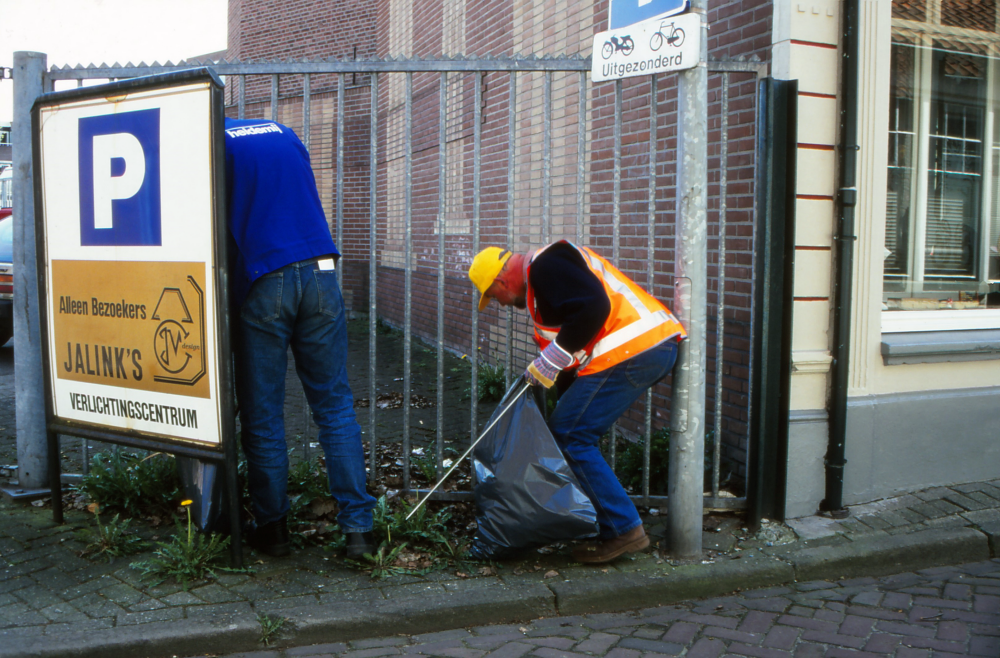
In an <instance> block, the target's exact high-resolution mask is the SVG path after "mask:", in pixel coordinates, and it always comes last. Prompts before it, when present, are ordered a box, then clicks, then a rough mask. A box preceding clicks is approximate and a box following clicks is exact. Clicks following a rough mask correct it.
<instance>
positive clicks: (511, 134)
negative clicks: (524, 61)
mask: <svg viewBox="0 0 1000 658" xmlns="http://www.w3.org/2000/svg"><path fill="white" fill-rule="evenodd" d="M516 131H517V72H516V71H511V72H510V112H509V115H508V117H507V245H506V246H507V248H508V249H510V250H511V251H517V246H516V245H515V244H514V183H515V182H516V176H517V169H516V168H515V166H514V164H515V162H514V161H515V158H516V155H517V137H516V135H517V132H516ZM504 315H505V326H504V336H505V340H506V351H505V353H504V382H505V384H506V386H507V388H510V383H511V382H512V381H513V373H512V372H511V370H513V367H514V365H513V364H514V360H513V357H514V355H513V348H514V342H513V339H512V338H511V332H512V331H513V328H514V326H513V325H514V312H513V310H512V309H511V308H510V307H509V306H507V307H506V308H505V309H504Z"/></svg>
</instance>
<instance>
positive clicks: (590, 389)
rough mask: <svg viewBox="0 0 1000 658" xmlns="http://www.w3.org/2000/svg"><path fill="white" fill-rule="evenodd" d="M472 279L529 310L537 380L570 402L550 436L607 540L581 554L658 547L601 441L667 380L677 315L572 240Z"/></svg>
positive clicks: (490, 261)
mask: <svg viewBox="0 0 1000 658" xmlns="http://www.w3.org/2000/svg"><path fill="white" fill-rule="evenodd" d="M469 278H470V279H471V280H472V282H473V284H475V286H476V288H478V290H479V292H480V293H481V295H482V296H481V297H480V300H479V310H480V311H482V310H483V309H485V308H486V306H487V304H489V302H490V300H491V299H496V300H497V302H498V303H500V304H501V305H503V306H515V307H517V308H521V309H527V311H528V314H529V315H530V316H531V320H532V322H533V324H534V330H535V342H536V343H537V344H538V346H539V348H540V349H541V353H540V354H539V355H538V357H536V358H535V360H534V361H532V362H531V364H529V365H528V368H527V370H526V371H525V373H524V377H525V379H526V380H527V381H529V382H530V383H533V384H537V385H541V386H545V387H546V388H550V387H552V386H553V385H556V386H557V387H558V388H559V390H560V392H561V395H560V397H559V402H558V404H557V405H556V408H555V410H554V411H553V412H552V415H551V416H550V417H549V420H548V424H549V429H550V430H551V431H552V435H553V436H554V437H555V439H556V442H557V443H558V444H559V447H560V448H561V449H562V451H563V454H564V455H565V456H566V461H567V462H568V463H569V465H570V468H572V469H573V472H574V473H575V474H576V476H577V479H579V481H580V485H581V486H582V487H583V489H584V491H585V492H586V494H587V496H588V497H589V498H590V500H591V502H593V504H594V507H595V509H596V510H597V521H598V525H599V526H600V541H598V542H596V543H593V544H589V545H586V546H582V547H579V548H577V549H576V550H574V552H573V556H574V558H575V559H577V560H578V561H580V562H586V563H603V562H609V561H611V560H613V559H615V558H617V557H619V556H621V555H625V554H627V553H634V552H636V551H641V550H642V549H644V548H646V547H647V546H649V538H648V537H647V536H646V532H645V530H644V529H643V527H642V520H641V519H640V518H639V513H638V512H637V511H636V508H635V505H633V504H632V501H631V500H630V499H629V497H628V494H627V493H626V491H625V489H624V488H623V487H622V485H621V483H620V482H619V481H618V478H617V477H616V476H615V473H614V471H613V470H612V469H611V467H610V466H608V463H607V462H606V461H605V460H604V456H603V455H602V454H601V451H600V448H599V446H598V442H599V440H600V438H601V436H602V435H604V433H605V432H607V431H608V429H609V428H610V427H611V426H612V425H613V424H614V422H615V421H616V420H617V419H618V418H619V417H620V416H621V415H622V414H623V413H624V412H625V411H626V410H627V409H628V408H629V407H630V406H632V403H633V402H635V401H636V400H637V399H638V398H639V396H640V395H642V394H643V393H644V392H645V391H646V389H648V388H649V387H651V386H653V385H654V384H656V383H657V382H658V381H660V380H661V379H663V378H664V377H665V376H666V375H667V374H668V373H669V372H670V370H671V369H672V368H673V366H674V361H675V360H676V358H677V342H678V341H680V340H683V339H684V337H685V336H686V334H685V332H684V328H683V327H682V326H681V324H680V323H679V322H678V321H677V319H676V318H675V317H674V316H673V314H672V313H671V312H670V311H669V310H668V309H667V307H666V306H664V305H663V304H662V303H660V302H659V301H657V300H656V299H655V298H654V297H653V296H652V295H650V294H649V293H647V292H646V291H645V290H643V289H642V288H641V287H639V286H638V285H636V284H635V282H633V281H632V280H631V279H629V278H628V277H627V276H625V275H624V274H622V273H621V272H620V271H619V270H618V269H617V268H615V267H614V266H613V265H611V264H610V263H609V262H608V261H606V260H605V259H603V258H601V257H600V256H599V255H597V254H596V253H595V252H594V251H593V250H591V249H589V248H587V247H581V246H578V245H575V244H573V243H571V242H567V241H565V240H563V241H560V242H556V243H553V244H550V245H548V246H546V247H542V248H541V249H538V250H536V251H533V252H530V253H527V254H515V253H511V252H510V251H508V250H506V249H501V248H499V247H487V248H486V249H484V250H482V251H481V252H479V253H478V254H477V255H476V257H475V258H474V259H473V261H472V265H471V267H470V268H469Z"/></svg>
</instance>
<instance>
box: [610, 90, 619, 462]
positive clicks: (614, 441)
mask: <svg viewBox="0 0 1000 658" xmlns="http://www.w3.org/2000/svg"><path fill="white" fill-rule="evenodd" d="M614 138H615V145H614V161H613V166H614V192H613V199H612V206H611V264H612V265H614V266H615V267H618V255H619V253H618V233H619V231H620V230H621V221H622V81H621V80H620V79H619V80H615V130H614ZM608 448H609V449H608V459H609V461H610V462H611V470H614V469H615V463H616V462H617V461H618V421H615V424H614V425H612V426H611V441H610V446H609V447H608Z"/></svg>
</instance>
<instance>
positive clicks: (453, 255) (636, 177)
mask: <svg viewBox="0 0 1000 658" xmlns="http://www.w3.org/2000/svg"><path fill="white" fill-rule="evenodd" d="M710 5H711V6H710V10H709V23H710V32H709V34H710V38H709V54H710V57H712V58H737V57H746V58H750V57H757V58H759V59H761V60H764V61H767V59H768V57H769V55H770V51H771V26H770V23H771V14H772V11H771V5H770V3H766V2H764V1H763V0H743V1H737V2H711V3H710ZM229 7H230V9H229V49H228V53H227V56H228V59H229V60H230V61H234V60H238V61H261V60H275V59H297V60H298V59H325V58H332V59H359V60H360V59H365V58H371V57H378V58H388V57H408V58H412V57H420V58H435V59H437V58H441V57H451V56H458V55H464V56H466V57H514V56H536V57H541V56H567V57H587V56H589V55H590V51H591V47H592V40H593V37H594V34H595V33H596V32H599V31H602V30H604V29H606V28H607V16H608V2H607V0H601V1H599V2H596V3H587V2H538V1H534V2H532V1H522V0H515V1H513V2H511V1H510V0H380V1H378V2H374V3H365V2H358V1H356V0H336V1H327V2H323V1H320V0H285V1H282V2H277V1H275V0H230V3H229ZM263 78H265V76H257V77H256V78H254V77H250V78H248V79H247V82H246V90H245V103H246V106H245V107H246V109H245V112H246V116H251V117H252V116H271V111H272V109H271V98H272V82H271V80H267V79H263ZM442 80H443V78H442V74H440V73H437V72H435V73H414V74H413V75H412V95H411V98H412V124H411V131H412V132H411V138H410V144H411V150H410V157H411V163H410V172H411V178H410V180H411V184H410V186H409V202H408V203H409V208H410V215H411V218H412V219H411V227H410V228H411V240H412V243H411V245H412V246H411V249H410V251H409V254H408V255H409V257H410V259H411V265H412V268H413V279H412V295H411V299H412V306H411V309H412V323H413V324H412V326H413V331H414V334H415V335H417V336H420V337H424V338H428V339H433V338H434V337H435V336H436V332H437V278H438V239H439V237H438V225H439V216H438V213H439V209H440V206H441V203H440V198H441V196H442V194H441V190H440V186H439V173H438V167H439V162H440V161H439V116H440V101H439V99H440V86H441V84H446V86H447V122H448V123H447V129H446V133H447V136H446V143H447V146H446V149H447V153H446V156H447V165H446V170H447V173H446V176H447V186H446V192H445V193H444V195H443V196H444V208H443V213H444V215H445V226H446V229H445V234H446V235H445V245H446V247H445V272H446V275H445V279H446V280H445V284H444V288H445V300H446V313H445V318H446V320H445V324H446V331H445V343H446V345H447V346H448V347H449V348H450V349H453V350H455V351H457V352H459V353H467V352H469V351H470V350H471V349H472V346H473V341H472V340H471V337H470V330H471V317H472V308H473V302H474V301H475V298H476V295H474V294H473V292H472V287H471V285H470V284H469V282H468V279H467V278H466V274H465V273H466V269H467V267H468V263H469V261H470V260H471V256H472V250H473V237H472V226H473V216H474V214H475V212H474V208H473V205H474V204H473V195H472V188H473V169H474V166H475V163H474V158H473V138H474V133H473V124H474V120H475V119H474V116H475V107H474V104H475V98H476V96H475V94H476V83H477V80H476V74H474V73H452V74H449V75H448V76H447V79H446V82H444V83H442ZM581 80H583V78H582V76H581V74H579V73H577V72H566V73H553V74H551V78H550V85H551V86H550V92H549V93H550V94H551V97H550V100H549V101H546V98H545V74H540V73H539V74H520V75H518V79H517V82H516V84H517V89H516V99H517V102H516V107H515V108H514V117H513V119H511V116H510V112H511V108H510V102H509V101H510V91H511V75H510V74H509V73H508V72H493V73H486V74H484V75H483V81H482V84H483V87H482V89H483V91H482V110H483V112H482V118H481V129H482V132H481V144H482V151H481V158H480V204H479V226H480V229H479V237H480V244H481V245H482V246H485V245H487V244H498V245H506V244H507V242H508V231H510V233H511V234H512V235H513V236H514V242H513V244H511V245H508V246H511V247H512V248H514V249H516V250H527V249H530V248H533V247H537V246H540V245H541V244H543V243H544V242H546V241H548V240H555V239H560V238H568V239H573V240H577V239H579V240H581V241H582V242H583V243H584V244H588V245H590V246H592V247H593V248H595V249H596V250H598V251H599V252H601V253H603V254H605V255H607V256H608V257H611V256H613V255H614V252H615V248H614V245H613V244H612V236H613V234H614V229H613V224H614V223H615V208H614V194H613V191H614V150H613V149H614V112H615V107H614V106H615V93H616V92H615V85H614V83H596V84H594V83H590V82H589V79H587V80H583V84H582V87H583V93H584V94H585V103H586V118H585V121H586V127H585V130H584V135H585V146H584V149H585V155H584V158H583V162H584V167H583V169H584V171H583V172H582V175H579V176H578V174H580V172H578V162H579V161H580V160H579V159H578V141H577V136H578V127H579V121H578V107H579V102H580V93H581ZM676 80H677V78H676V75H668V74H664V75H660V76H659V77H658V81H657V98H656V103H657V113H658V129H657V136H656V148H657V155H656V162H657V165H656V176H657V179H656V188H657V190H656V196H655V209H656V221H655V240H654V244H653V245H652V247H653V249H654V254H655V261H656V266H655V276H654V280H653V281H652V282H650V281H648V278H649V277H648V275H647V255H648V250H647V248H648V247H649V245H648V242H649V240H648V218H649V203H650V201H649V162H650V158H649V141H650V137H649V125H650V124H649V122H650V119H649V117H650V93H651V86H650V82H649V79H648V78H645V77H642V78H629V79H626V80H624V81H623V83H622V116H621V161H620V172H621V173H620V190H621V194H620V198H619V207H618V222H617V223H618V235H619V236H620V237H619V241H618V252H617V255H618V264H619V267H620V268H621V269H622V270H623V271H625V272H626V273H629V274H630V275H631V276H632V277H633V278H634V279H635V280H636V281H638V282H640V283H641V284H644V285H646V286H647V287H649V288H650V289H651V290H652V291H653V293H654V294H655V295H657V296H658V297H659V298H660V299H662V300H664V301H665V302H667V304H668V305H670V304H671V302H672V299H673V234H674V218H673V213H674V198H673V197H674V186H675V175H674V174H675V164H674V162H675V159H676V153H675V150H676V146H677V140H676V134H677V128H676V124H677V118H676V100H675V99H676V84H677V82H676ZM720 82H721V81H720V79H719V77H718V76H713V77H712V78H710V99H709V103H710V112H711V114H712V118H711V123H710V132H711V133H712V134H711V141H712V146H710V158H711V162H710V184H711V183H714V182H715V181H718V179H719V167H720V162H719V157H718V139H719V125H720V119H719V106H720V103H719V100H720V94H719V89H720ZM731 82H732V86H731V88H730V97H729V108H730V113H729V124H728V125H729V139H730V142H729V155H728V162H727V165H728V171H727V178H728V181H729V184H728V195H727V200H726V205H727V209H728V210H727V222H728V228H727V236H728V237H727V242H726V248H727V254H728V255H727V263H728V265H727V269H726V277H727V283H726V286H727V290H726V301H725V304H726V308H727V313H726V318H727V319H726V323H727V324H726V330H725V333H726V336H727V337H726V347H725V352H724V359H723V368H722V372H723V378H724V381H723V385H724V394H723V399H724V417H725V419H724V421H723V427H724V434H725V435H726V436H727V444H728V446H729V447H728V452H729V455H728V456H729V458H730V460H731V461H732V462H733V463H734V464H737V465H740V464H743V463H744V462H745V453H744V451H745V440H746V439H745V437H746V433H747V432H746V425H745V424H746V420H747V419H746V409H747V391H748V385H747V382H748V376H749V321H750V314H749V308H750V277H751V254H752V236H753V198H754V197H753V194H754V190H753V173H754V158H753V152H754V120H755V77H754V76H753V75H749V74H743V75H734V76H733V77H732V80H731ZM338 84H339V79H338V76H337V75H313V76H311V78H310V81H309V90H310V126H309V130H308V134H309V147H310V151H311V153H312V157H313V165H314V169H315V171H316V174H317V181H318V183H319V186H320V192H321V195H322V198H323V200H324V203H325V204H326V206H327V209H328V211H329V213H330V218H331V225H332V226H333V224H334V216H335V204H336V186H335V179H336V156H335V154H336V147H337V134H336V133H337V130H336V103H337V87H338ZM344 84H345V89H344V91H345V110H344V122H345V123H344V161H343V162H344V173H343V175H344V186H345V187H344V195H343V204H344V210H343V240H342V241H341V244H340V245H339V246H340V248H341V250H342V251H343V252H344V255H345V258H344V270H343V271H344V273H345V278H344V288H345V298H346V299H347V303H348V305H349V306H350V307H351V308H352V309H353V310H354V311H355V312H367V308H368V285H369V281H368V272H369V253H370V247H371V245H370V243H369V216H370V212H371V208H370V205H369V204H370V194H369V176H370V159H371V158H370V155H371V154H370V145H371V141H372V140H371V135H370V125H371V123H370V121H371V76H369V75H360V74H357V75H355V74H348V75H347V76H346V77H345V79H344ZM406 84H407V82H406V74H398V73H397V74H391V75H390V74H382V75H381V76H380V79H379V90H378V114H377V119H378V130H379V132H380V134H379V135H378V138H377V143H378V144H379V146H378V148H379V152H378V158H377V161H378V165H377V166H378V179H377V180H378V183H377V186H378V193H377V201H376V208H375V216H376V217H377V222H378V226H377V234H378V244H377V245H376V253H377V259H378V275H377V279H378V284H377V290H378V313H379V315H380V317H382V318H383V319H385V320H386V321H388V322H390V323H391V324H395V325H397V326H398V325H401V324H402V322H403V318H404V305H403V302H404V299H405V295H404V286H403V282H404V268H405V263H406V260H405V259H406V256H407V254H406V253H405V215H406V212H405V210H406V204H407V196H406V192H407V186H406V185H405V176H406V167H405V164H406V158H405V143H406V142H405V139H404V137H405V130H406V116H405V114H406V111H405V107H406V105H405V98H406ZM302 91H303V77H302V76H297V75H288V76H282V78H281V80H280V84H279V89H278V94H277V96H278V108H277V117H278V120H279V121H281V122H283V123H286V124H288V125H290V126H292V127H293V128H294V129H296V130H297V131H298V132H299V134H300V135H302V134H303V132H305V130H304V128H305V127H304V126H303V125H302V121H303V109H302ZM236 94H237V90H236V88H235V86H234V87H233V88H232V89H231V90H230V91H229V101H230V103H232V105H233V108H232V109H235V105H236V103H237V95H236ZM546 102H548V103H549V104H550V107H551V114H550V117H551V118H550V124H549V129H550V133H551V142H550V143H549V144H548V145H546V144H545V143H544V142H543V136H544V127H545V126H544V108H545V105H546ZM512 125H513V127H514V130H515V132H516V134H517V137H516V139H515V140H514V144H513V150H514V154H513V160H514V161H513V163H511V162H510V151H511V148H512V144H511V140H510V139H509V135H510V131H511V126H512ZM546 157H547V158H548V162H549V164H548V166H549V168H550V169H549V170H550V172H551V173H550V178H549V179H548V180H549V186H548V187H547V188H546V187H545V184H546V183H545V177H544V176H543V175H542V163H543V159H544V158H546ZM581 180H582V181H583V185H582V188H583V189H582V192H581V189H580V188H581V186H580V181H581ZM709 194H710V212H712V211H715V212H712V215H711V216H710V218H709V221H710V224H712V223H713V222H717V217H716V216H715V214H716V213H717V209H718V207H719V203H720V200H719V198H718V194H719V189H718V186H717V185H712V189H710V190H709ZM580 198H583V199H584V202H583V205H584V207H583V208H582V211H583V212H582V213H580V212H579V211H580V203H579V199H580ZM546 213H547V217H548V221H547V222H546V224H545V225H543V222H542V217H543V216H544V215H546ZM581 216H582V218H583V221H582V230H580V227H579V224H580V219H581ZM715 227H716V228H715V232H714V233H712V232H711V229H710V242H711V243H714V244H710V246H709V249H710V252H711V253H710V259H709V276H710V278H712V279H714V277H716V275H717V267H718V263H717V256H713V255H712V254H715V253H717V251H716V250H717V247H718V232H717V223H716V224H715ZM578 231H580V234H579V235H578ZM713 257H714V258H716V260H712V259H713ZM715 285H716V284H715V283H712V282H710V298H709V303H710V305H711V304H714V303H715ZM713 313H714V308H710V309H709V315H710V317H712V314H713ZM522 316H523V317H522ZM527 326H528V325H527V317H526V316H524V314H520V313H516V314H515V317H514V322H513V327H514V329H515V333H514V339H513V348H514V350H513V361H512V363H513V370H514V371H515V372H516V371H519V369H520V368H522V367H523V365H524V363H526V361H527V360H528V358H529V355H531V354H532V353H533V351H534V347H533V345H532V344H531V341H530V336H529V333H528V331H527ZM713 326H714V323H713V322H710V327H709V329H710V331H712V330H713ZM505 327H506V325H505V322H504V314H503V313H501V312H499V310H498V309H497V308H496V306H495V305H494V306H492V307H491V308H490V310H488V311H487V312H486V313H484V314H483V315H482V316H481V320H480V324H479V336H478V337H477V340H476V344H477V345H478V346H479V347H480V349H481V352H480V354H481V356H483V357H485V358H486V359H487V360H489V361H494V362H496V361H499V362H501V363H502V362H503V361H502V359H503V356H502V352H503V350H504V348H505V343H506V328H505ZM709 343H710V346H714V344H715V340H714V338H713V337H712V336H710V337H709ZM714 357H715V355H714V348H713V347H710V351H709V359H710V361H711V360H713V359H714ZM708 370H709V375H708V377H709V382H708V384H709V389H710V391H711V390H712V387H713V386H714V382H713V381H712V379H713V378H714V375H712V373H714V372H715V367H714V364H713V363H711V362H710V363H709V368H708ZM668 391H669V389H668V387H667V386H666V385H661V386H660V387H658V389H657V391H656V394H655V395H654V425H655V426H656V427H659V426H661V425H663V424H664V422H665V419H666V417H667V414H668V410H669V402H668V400H667V399H666V397H665V394H666V393H667V392H668ZM711 404H712V403H711V402H710V405H711ZM710 408H711V407H710ZM639 418H641V411H640V409H639V407H637V410H636V412H635V417H634V419H633V420H634V421H635V422H636V423H637V422H638V420H639ZM626 425H627V426H628V423H626ZM631 429H638V425H637V424H633V425H631ZM737 470H742V469H741V468H739V467H738V468H737Z"/></svg>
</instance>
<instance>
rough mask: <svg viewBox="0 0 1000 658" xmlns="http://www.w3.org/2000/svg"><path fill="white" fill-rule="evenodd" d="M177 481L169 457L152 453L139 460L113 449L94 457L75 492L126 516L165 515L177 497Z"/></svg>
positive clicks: (129, 454)
mask: <svg viewBox="0 0 1000 658" xmlns="http://www.w3.org/2000/svg"><path fill="white" fill-rule="evenodd" d="M179 485H180V478H179V477H178V475H177V466H176V464H175V463H174V460H173V458H172V457H170V456H168V455H164V454H162V453H153V454H151V455H148V456H146V457H143V456H141V455H139V454H137V453H134V452H127V451H124V450H116V451H114V452H111V453H98V454H96V455H94V458H93V460H92V461H91V465H90V472H89V473H88V474H87V475H84V476H83V479H82V480H81V481H80V484H79V486H78V487H77V490H79V491H81V492H83V493H85V494H86V495H87V497H88V498H90V500H92V501H94V502H96V503H98V504H99V505H100V506H101V508H102V509H105V510H109V511H117V512H120V513H121V514H124V515H125V516H126V517H137V516H144V515H150V514H156V513H169V512H170V511H172V510H173V509H174V507H175V506H176V504H177V499H178V498H179V493H178V487H179Z"/></svg>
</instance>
